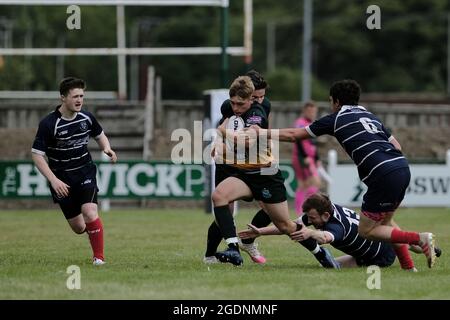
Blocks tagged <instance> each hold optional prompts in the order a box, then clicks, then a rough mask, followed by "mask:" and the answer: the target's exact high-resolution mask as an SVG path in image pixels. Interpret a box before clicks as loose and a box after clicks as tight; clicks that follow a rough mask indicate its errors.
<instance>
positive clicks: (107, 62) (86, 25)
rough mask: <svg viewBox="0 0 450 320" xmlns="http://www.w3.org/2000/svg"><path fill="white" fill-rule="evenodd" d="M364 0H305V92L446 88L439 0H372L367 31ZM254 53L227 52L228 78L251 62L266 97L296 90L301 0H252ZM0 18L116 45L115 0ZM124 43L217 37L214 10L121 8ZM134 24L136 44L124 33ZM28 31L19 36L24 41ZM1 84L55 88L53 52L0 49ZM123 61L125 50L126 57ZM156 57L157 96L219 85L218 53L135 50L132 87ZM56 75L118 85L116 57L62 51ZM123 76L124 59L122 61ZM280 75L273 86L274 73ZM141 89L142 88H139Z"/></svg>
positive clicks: (34, 31) (63, 36)
mask: <svg viewBox="0 0 450 320" xmlns="http://www.w3.org/2000/svg"><path fill="white" fill-rule="evenodd" d="M371 4H373V3H372V1H369V0H361V1H346V0H332V1H331V0H330V1H314V6H313V7H314V17H313V70H312V71H313V76H314V80H313V97H314V98H315V99H317V98H319V99H322V98H321V97H322V96H323V95H324V94H326V91H327V88H328V87H329V85H330V84H331V83H332V82H333V81H335V80H338V79H341V78H355V79H357V80H358V81H359V82H360V83H361V85H362V88H363V89H364V92H400V91H401V92H440V93H443V92H445V88H446V81H447V80H446V77H447V70H446V59H447V48H446V45H445V44H446V42H447V23H448V22H447V12H449V11H450V3H449V2H448V1H447V0H430V1H426V2H424V1H422V0H407V1H399V0H395V1H391V0H380V1H378V2H377V3H376V4H377V5H378V6H379V7H380V9H381V30H368V29H367V27H366V20H367V18H368V17H369V14H367V13H366V9H367V7H368V6H369V5H371ZM253 7H254V8H253V9H254V28H253V31H254V32H253V49H254V52H253V61H252V63H251V64H250V65H246V64H245V62H244V59H242V58H241V57H232V56H230V57H229V63H230V70H229V73H228V78H229V80H230V81H231V80H232V79H233V78H234V77H235V76H237V75H239V74H242V73H244V72H245V71H247V70H248V69H249V68H255V69H257V70H258V71H260V72H262V73H263V74H264V75H266V76H267V77H269V78H270V79H274V80H276V81H277V82H276V84H277V88H276V89H275V87H274V83H275V82H274V81H271V82H272V87H273V92H272V93H271V95H272V97H276V99H278V98H281V99H299V96H300V80H299V78H300V77H301V70H300V66H301V59H302V31H303V3H302V2H301V1H294V2H293V1H288V0H278V1H273V0H258V1H253ZM1 9H2V10H1V13H0V17H3V18H7V19H9V20H11V21H13V23H14V29H13V36H14V37H13V46H14V47H23V46H25V45H30V44H31V45H33V46H34V47H56V46H58V45H63V46H66V47H111V46H115V45H116V23H115V19H116V9H115V8H114V7H103V6H84V7H81V25H82V28H81V30H68V29H67V28H66V26H65V23H66V19H67V17H68V14H67V13H66V7H62V6H56V7H48V6H16V7H15V6H1ZM126 24H127V41H128V43H127V45H128V46H135V45H138V46H141V47H142V46H148V47H167V46H177V47H181V46H219V45H220V9H219V8H215V7H195V6H194V7H126ZM269 24H273V25H274V26H275V47H274V49H275V57H274V58H275V70H268V69H267V65H266V64H267V56H268V55H269V52H268V50H267V35H268V25H269ZM136 30H137V31H138V32H137V39H136V40H137V43H135V42H134V41H135V40H133V39H132V38H133V36H134V35H135V31H136ZM27 39H28V40H27ZM242 44H243V1H230V8H229V45H230V46H241V45H242ZM4 60H5V64H4V67H3V68H1V69H0V87H1V88H2V89H10V90H22V89H27V90H36V89H45V90H54V89H55V86H56V84H57V83H58V81H59V79H57V75H56V69H57V67H56V65H57V59H56V57H32V58H24V57H14V58H11V57H5V58H4ZM127 61H128V65H129V66H130V63H129V62H130V58H128V59H127ZM149 64H152V65H155V67H156V71H157V73H158V74H159V75H161V76H162V79H163V85H164V88H163V98H172V99H175V98H181V99H194V98H195V99H198V98H200V97H201V95H202V92H203V90H205V89H210V88H217V87H219V86H220V73H221V59H220V56H203V55H199V56H194V57H192V56H151V57H140V58H139V70H140V72H139V74H138V75H136V77H139V84H140V85H139V86H140V88H141V91H142V90H143V88H145V68H146V66H147V65H149ZM64 70H65V74H64V75H77V76H79V77H83V78H86V80H87V82H88V84H89V88H90V89H92V90H117V62H116V58H115V57H66V58H65V59H64ZM128 71H129V73H128V77H129V78H130V77H131V75H130V68H129V69H128ZM283 77H287V79H285V80H284V81H282V82H281V83H283V84H284V85H278V83H279V82H278V81H281V78H283ZM141 97H142V92H141Z"/></svg>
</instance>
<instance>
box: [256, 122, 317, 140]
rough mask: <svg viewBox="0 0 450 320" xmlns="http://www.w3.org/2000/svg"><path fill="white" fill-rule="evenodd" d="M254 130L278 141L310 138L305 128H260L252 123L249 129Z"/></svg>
mask: <svg viewBox="0 0 450 320" xmlns="http://www.w3.org/2000/svg"><path fill="white" fill-rule="evenodd" d="M252 129H253V130H255V131H256V132H257V133H258V134H262V135H264V134H265V135H268V138H271V139H273V138H277V139H278V140H279V141H286V142H295V141H297V140H303V139H310V138H311V136H310V135H309V133H308V131H306V129H305V128H285V129H271V130H266V129H261V128H260V127H258V126H256V125H253V126H251V127H250V128H249V130H252Z"/></svg>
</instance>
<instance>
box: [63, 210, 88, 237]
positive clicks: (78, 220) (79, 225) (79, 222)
mask: <svg viewBox="0 0 450 320" xmlns="http://www.w3.org/2000/svg"><path fill="white" fill-rule="evenodd" d="M67 222H68V223H69V225H70V228H71V229H72V231H73V232H75V233H76V234H83V233H85V232H86V223H85V222H84V219H83V215H82V214H81V213H80V214H79V215H77V216H76V217H74V218H70V219H67Z"/></svg>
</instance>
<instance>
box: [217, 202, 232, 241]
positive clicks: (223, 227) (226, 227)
mask: <svg viewBox="0 0 450 320" xmlns="http://www.w3.org/2000/svg"><path fill="white" fill-rule="evenodd" d="M214 215H215V216H216V222H217V224H218V226H219V228H220V232H221V233H222V237H223V238H224V239H225V240H227V239H230V238H235V239H236V240H235V241H236V242H237V235H236V226H235V225H234V221H233V216H232V215H231V212H230V207H229V206H228V205H225V206H221V207H214ZM233 242H234V241H233Z"/></svg>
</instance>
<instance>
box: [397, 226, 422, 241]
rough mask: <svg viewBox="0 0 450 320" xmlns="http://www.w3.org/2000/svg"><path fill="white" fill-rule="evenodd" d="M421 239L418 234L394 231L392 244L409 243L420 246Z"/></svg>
mask: <svg viewBox="0 0 450 320" xmlns="http://www.w3.org/2000/svg"><path fill="white" fill-rule="evenodd" d="M419 241H420V237H419V233H417V232H408V231H402V230H399V229H394V230H392V233H391V242H392V243H408V244H419Z"/></svg>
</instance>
